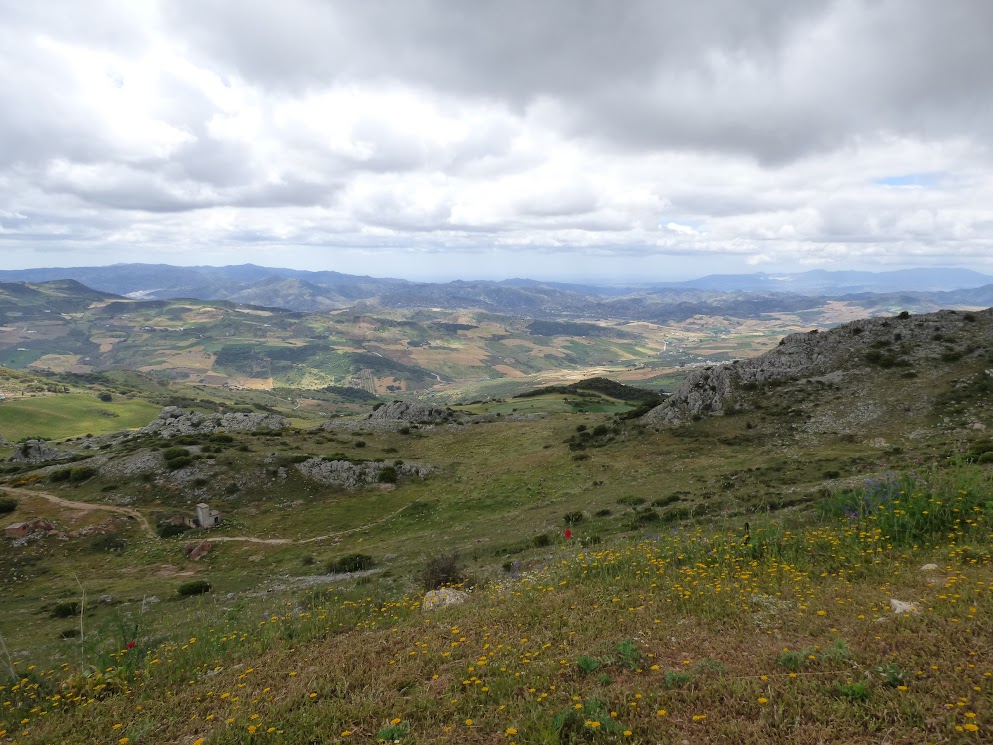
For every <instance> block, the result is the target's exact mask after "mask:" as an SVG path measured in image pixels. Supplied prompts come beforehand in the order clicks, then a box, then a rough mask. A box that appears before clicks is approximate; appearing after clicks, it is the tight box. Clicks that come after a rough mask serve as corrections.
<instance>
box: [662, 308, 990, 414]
mask: <svg viewBox="0 0 993 745" xmlns="http://www.w3.org/2000/svg"><path fill="white" fill-rule="evenodd" d="M991 346H993V309H988V310H984V311H977V312H974V313H968V312H960V311H953V310H942V311H938V312H937V313H928V314H925V315H919V316H911V315H909V314H903V313H902V314H900V315H899V316H892V317H888V318H866V319H861V320H858V321H853V322H851V323H847V324H845V325H843V326H839V327H837V328H834V329H831V330H829V331H823V332H818V331H811V332H808V333H797V334H790V335H789V336H787V337H785V338H784V339H783V340H782V341H781V342H780V343H779V346H778V347H776V348H775V349H773V350H771V351H769V352H766V353H765V354H763V355H760V356H759V357H755V358H753V359H749V360H737V361H735V362H733V363H730V364H725V365H720V366H716V367H709V368H705V369H703V370H700V371H698V372H694V373H692V374H690V375H689V376H688V377H687V378H686V379H685V380H684V381H683V383H682V385H680V386H679V388H678V389H677V390H676V392H675V393H674V394H673V395H672V396H670V397H669V398H668V399H667V400H666V401H665V402H664V403H662V404H660V405H659V406H656V407H655V408H654V409H652V410H651V411H649V412H648V413H647V414H646V415H645V416H644V418H643V420H644V421H645V422H646V423H648V424H652V425H655V426H667V425H677V424H682V423H685V422H687V421H689V420H691V419H694V418H699V417H701V416H715V415H720V414H725V413H728V412H730V411H733V410H734V409H735V408H737V407H738V406H739V405H740V403H741V399H742V396H741V394H742V392H744V391H747V390H748V389H750V388H761V387H764V386H768V385H771V384H777V383H786V382H790V381H797V380H802V379H817V378H821V379H827V380H831V381H833V382H839V381H841V380H842V378H843V377H844V376H845V375H846V374H847V373H849V372H851V371H853V370H860V371H864V370H866V369H879V368H890V367H907V368H912V367H913V366H915V365H917V364H920V363H922V362H928V363H930V364H933V363H934V362H935V361H942V360H945V361H950V360H954V359H961V358H963V357H965V356H969V355H974V354H982V353H985V352H988V350H989V349H990V347H991Z"/></svg>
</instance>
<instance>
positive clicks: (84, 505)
mask: <svg viewBox="0 0 993 745" xmlns="http://www.w3.org/2000/svg"><path fill="white" fill-rule="evenodd" d="M0 489H2V490H3V491H5V492H9V493H11V494H13V495H15V496H18V495H20V496H23V497H41V498H42V499H47V500H48V501H49V502H52V503H53V504H57V505H59V506H60V507H66V508H67V509H72V510H79V511H80V512H88V511H90V510H102V511H104V512H116V513H117V514H120V515H128V516H129V517H133V518H134V519H136V520H137V521H138V522H139V523H141V526H142V528H144V529H145V532H147V533H148V534H149V535H150V536H151V537H152V538H158V534H157V533H156V532H155V530H153V529H152V526H151V524H149V522H148V520H147V519H146V518H145V516H144V515H143V514H141V512H139V511H138V510H136V509H134V508H133V507H116V506H114V505H109V504H92V503H90V502H73V501H71V500H69V499H63V498H62V497H57V496H55V495H54V494H48V493H47V492H43V491H34V490H31V489H15V488H13V487H10V486H0ZM408 507H410V505H409V504H405V505H404V506H403V507H401V508H400V509H398V510H397V511H396V512H391V513H390V514H389V515H387V516H386V517H381V518H380V519H379V520H373V521H372V522H371V523H366V524H365V525H360V526H358V527H357V528H349V529H348V530H340V531H338V532H337V533H328V534H327V535H318V536H314V537H313V538H296V539H294V538H255V537H253V536H247V535H238V536H227V535H219V536H215V537H211V536H203V540H207V541H210V542H211V543H230V542H235V541H239V542H243V543H263V544H269V545H273V546H285V545H289V544H293V543H296V544H304V543H317V542H318V541H327V540H329V539H331V538H338V537H340V536H343V535H349V534H350V533H358V532H359V531H361V530H366V529H367V528H371V527H374V526H376V525H380V524H381V523H385V522H386V521H387V520H392V519H393V518H394V517H396V516H397V515H399V514H400V513H401V512H403V511H404V510H405V509H407V508H408Z"/></svg>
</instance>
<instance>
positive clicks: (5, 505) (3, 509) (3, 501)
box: [0, 497, 17, 515]
mask: <svg viewBox="0 0 993 745" xmlns="http://www.w3.org/2000/svg"><path fill="white" fill-rule="evenodd" d="M16 509H17V500H16V499H14V498H13V497H0V515H6V514H8V513H10V512H13V511H14V510H16Z"/></svg>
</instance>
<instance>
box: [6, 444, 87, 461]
mask: <svg viewBox="0 0 993 745" xmlns="http://www.w3.org/2000/svg"><path fill="white" fill-rule="evenodd" d="M71 457H72V453H66V452H63V451H61V450H56V449H55V448H53V447H52V446H51V445H49V444H48V443H47V442H45V441H44V440H25V441H24V442H22V443H20V444H18V445H17V446H16V447H15V448H14V454H13V456H11V458H10V459H11V460H12V461H13V462H14V463H29V464H34V463H44V462H45V461H49V460H65V459H66V458H71Z"/></svg>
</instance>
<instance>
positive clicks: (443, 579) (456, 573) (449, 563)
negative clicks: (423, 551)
mask: <svg viewBox="0 0 993 745" xmlns="http://www.w3.org/2000/svg"><path fill="white" fill-rule="evenodd" d="M463 579H464V577H463V575H462V570H461V569H460V568H459V555H458V554H457V553H451V554H442V555H441V556H433V557H431V558H430V559H429V560H428V563H427V565H425V567H424V571H422V572H421V582H422V583H423V584H424V589H425V590H437V589H438V588H439V587H443V586H445V585H457V584H458V583H459V582H462V580H463Z"/></svg>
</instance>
